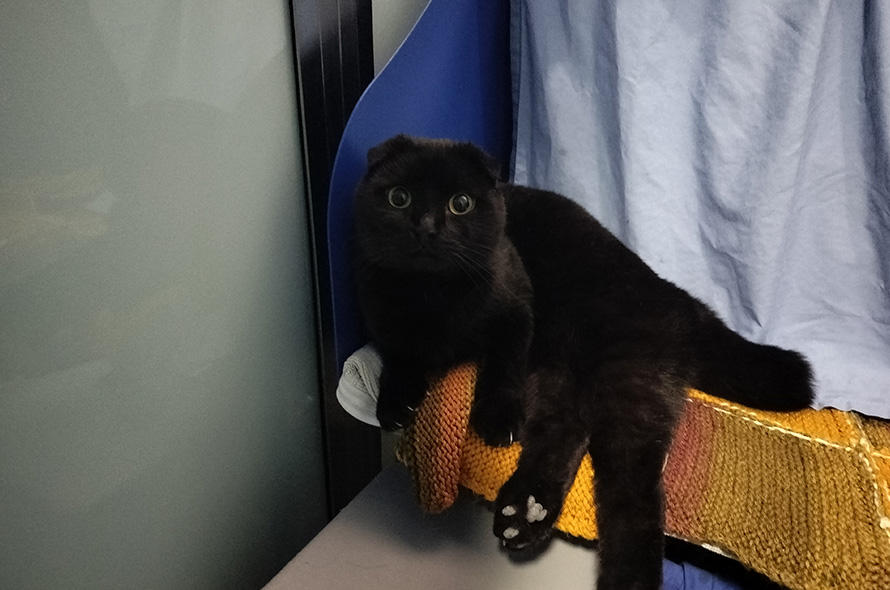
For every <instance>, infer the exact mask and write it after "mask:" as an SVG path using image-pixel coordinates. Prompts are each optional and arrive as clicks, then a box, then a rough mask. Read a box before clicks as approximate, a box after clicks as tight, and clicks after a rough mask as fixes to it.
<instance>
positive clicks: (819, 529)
mask: <svg viewBox="0 0 890 590" xmlns="http://www.w3.org/2000/svg"><path fill="white" fill-rule="evenodd" d="M475 377H476V372H475V368H474V367H473V366H470V365H466V366H462V367H458V368H456V369H454V370H453V371H452V372H451V373H449V374H448V375H447V376H446V377H445V378H444V379H442V380H441V381H439V382H438V383H435V384H433V386H432V387H431V389H430V392H429V395H428V397H427V400H426V401H425V402H424V403H423V405H422V406H421V407H420V408H419V409H418V413H417V417H416V421H415V424H414V426H413V427H411V428H409V429H408V430H406V432H405V434H404V436H403V437H402V440H401V442H400V445H399V458H400V459H401V460H402V461H403V462H405V463H406V464H408V465H409V466H411V467H412V469H413V471H414V479H415V483H416V489H417V492H418V495H419V500H420V503H421V505H422V506H423V507H424V508H425V509H426V510H428V511H430V512H438V511H441V510H444V509H446V508H448V506H450V505H451V503H452V502H453V501H454V499H455V498H456V497H457V494H458V489H459V487H465V488H467V489H469V490H471V491H472V492H473V493H475V494H477V495H479V496H481V497H483V498H485V499H486V500H489V501H493V500H494V499H495V497H496V496H497V492H498V490H499V489H500V487H501V486H502V485H503V484H504V483H505V482H506V481H507V479H508V478H509V477H510V475H511V474H512V472H513V470H514V469H515V466H516V461H517V459H518V457H519V452H520V446H519V445H518V444H514V445H513V446H511V447H509V448H492V447H489V446H486V445H485V444H484V443H483V442H482V440H481V439H480V438H479V437H478V436H477V435H476V434H475V433H474V432H473V431H472V429H469V428H468V419H469V415H470V406H471V404H472V395H473V388H474V385H475ZM664 480H665V490H666V494H667V511H666V529H667V533H668V534H669V535H671V536H674V537H678V538H681V539H684V540H687V541H690V542H693V543H696V544H700V545H709V546H712V547H716V548H717V549H719V550H721V551H722V552H724V553H726V554H729V555H731V556H733V557H735V558H736V559H737V560H738V561H740V562H741V563H743V564H745V565H747V566H748V567H750V568H752V569H754V570H757V571H759V572H761V573H763V574H765V575H767V576H768V577H770V578H772V579H773V580H775V581H777V582H779V583H781V584H784V585H785V586H787V587H789V588H791V589H792V590H827V589H832V590H835V589H837V590H840V589H849V590H888V589H890V422H887V421H882V420H877V419H871V418H867V417H865V416H862V415H859V414H856V413H853V412H841V411H838V410H833V409H824V410H818V411H816V410H804V411H801V412H794V413H788V414H782V413H774V412H764V411H759V410H752V409H750V408H746V407H743V406H739V405H735V404H732V403H729V402H727V401H725V400H722V399H719V398H715V397H711V396H708V395H706V394H704V393H701V392H699V391H690V393H689V398H688V400H687V407H686V411H685V412H684V416H683V419H682V421H681V424H680V426H679V429H678V432H677V436H676V439H675V441H674V443H673V446H672V448H671V452H670V456H669V458H668V462H667V466H666V469H665V473H664ZM556 528H558V529H559V530H561V531H563V532H564V533H567V534H568V535H571V536H575V537H581V538H584V539H595V538H596V515H595V513H594V503H593V469H592V466H591V462H590V457H589V456H587V457H585V458H584V460H583V461H582V463H581V467H580V468H579V470H578V474H577V477H576V480H575V483H574V485H573V486H572V488H571V490H570V491H569V494H568V497H567V498H566V503H565V507H564V508H563V511H562V513H561V515H560V517H559V519H558V520H557V522H556Z"/></svg>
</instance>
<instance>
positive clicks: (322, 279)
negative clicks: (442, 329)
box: [291, 0, 380, 517]
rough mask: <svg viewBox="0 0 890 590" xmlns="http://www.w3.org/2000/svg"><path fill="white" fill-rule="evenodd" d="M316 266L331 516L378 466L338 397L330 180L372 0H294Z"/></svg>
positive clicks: (364, 65)
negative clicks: (329, 201)
mask: <svg viewBox="0 0 890 590" xmlns="http://www.w3.org/2000/svg"><path fill="white" fill-rule="evenodd" d="M291 9H292V14H293V30H294V50H295V53H296V55H295V63H296V69H297V84H298V96H299V100H300V118H301V122H302V125H301V130H302V134H303V158H304V162H303V165H304V167H305V173H306V174H305V177H306V183H307V199H308V210H309V224H310V236H311V240H312V254H313V264H314V272H315V277H314V278H315V295H316V297H315V299H316V317H317V330H318V341H319V359H320V360H319V374H320V382H321V391H322V422H323V432H324V438H325V441H324V444H325V473H326V479H327V498H328V510H329V516H331V517H333V516H334V515H335V514H336V513H337V512H339V511H340V510H341V509H342V508H343V507H344V506H345V505H346V504H347V503H348V502H349V501H350V500H351V499H352V498H353V497H354V496H355V495H356V494H357V493H358V492H359V491H360V490H361V489H362V488H363V487H364V486H365V485H366V484H367V483H368V482H369V481H370V480H371V479H372V478H373V477H374V476H375V475H376V474H377V472H378V471H379V470H380V434H379V431H378V430H377V429H375V428H372V427H370V426H366V425H364V424H362V423H360V422H358V421H357V420H355V419H353V418H351V417H349V416H348V415H347V414H346V413H345V412H344V411H343V410H342V409H340V407H339V405H338V404H337V400H336V395H335V393H336V387H337V380H338V376H339V368H338V367H337V366H336V354H335V351H334V341H333V333H334V332H333V310H332V303H331V281H330V265H329V259H328V246H327V244H328V232H327V209H328V188H329V186H330V180H331V170H332V169H333V165H334V157H335V156H336V153H337V146H338V145H339V142H340V137H341V136H342V134H343V129H344V127H345V126H346V121H347V120H348V118H349V114H350V113H351V112H352V109H353V107H354V106H355V103H356V102H357V101H358V99H359V97H360V96H361V93H362V91H364V89H365V88H366V87H367V85H368V84H369V83H370V82H371V80H372V79H373V77H374V58H373V35H372V27H371V0H291Z"/></svg>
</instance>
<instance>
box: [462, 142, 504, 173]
mask: <svg viewBox="0 0 890 590" xmlns="http://www.w3.org/2000/svg"><path fill="white" fill-rule="evenodd" d="M460 147H461V149H463V150H464V153H466V154H467V155H469V156H470V157H471V158H472V159H473V160H475V161H476V162H478V164H479V167H480V168H481V169H482V170H483V171H485V172H486V173H487V174H488V175H489V176H490V177H491V179H492V180H494V181H495V182H497V181H499V180H500V179H501V163H500V162H499V161H498V159H497V158H495V157H494V156H491V155H489V153H488V152H486V151H485V150H483V149H482V148H480V147H479V146H477V145H476V144H474V143H470V142H464V143H461V144H460Z"/></svg>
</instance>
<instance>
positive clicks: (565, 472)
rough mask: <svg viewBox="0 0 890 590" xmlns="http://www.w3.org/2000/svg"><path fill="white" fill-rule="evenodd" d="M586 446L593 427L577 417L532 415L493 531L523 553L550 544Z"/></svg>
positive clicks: (502, 494)
mask: <svg viewBox="0 0 890 590" xmlns="http://www.w3.org/2000/svg"><path fill="white" fill-rule="evenodd" d="M587 445H588V430H587V428H586V426H585V425H584V424H582V423H581V421H580V420H578V419H577V416H574V417H569V416H564V415H563V416H558V415H555V414H552V413H549V412H548V413H543V414H534V415H532V416H531V417H530V418H529V421H528V424H527V427H526V430H525V433H524V438H523V443H522V454H521V455H520V456H519V463H518V465H517V467H516V471H515V472H514V473H513V475H512V476H511V477H510V479H509V480H508V481H507V483H505V484H504V486H503V487H502V488H501V490H500V492H499V493H498V497H497V500H496V501H495V505H494V509H495V513H494V527H493V528H494V534H495V535H496V536H497V537H499V538H500V539H501V543H502V544H503V546H504V548H506V549H507V550H509V551H512V552H516V553H518V554H520V555H522V554H523V553H532V554H533V553H536V552H537V551H539V550H540V548H541V547H542V546H545V545H546V543H547V542H548V541H549V539H550V536H551V534H552V531H553V523H554V522H556V519H557V518H558V517H559V514H560V512H561V511H562V507H563V503H564V502H565V497H566V494H567V493H568V491H569V488H570V487H571V485H572V483H573V482H574V480H575V475H576V473H577V471H578V466H579V465H580V464H581V459H582V457H583V456H584V454H585V452H586V451H587Z"/></svg>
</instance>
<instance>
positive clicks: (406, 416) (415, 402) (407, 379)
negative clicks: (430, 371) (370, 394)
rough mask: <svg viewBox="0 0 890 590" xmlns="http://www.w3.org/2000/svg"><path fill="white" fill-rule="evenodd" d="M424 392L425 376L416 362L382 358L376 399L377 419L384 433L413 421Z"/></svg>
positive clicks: (403, 358)
mask: <svg viewBox="0 0 890 590" xmlns="http://www.w3.org/2000/svg"><path fill="white" fill-rule="evenodd" d="M426 392H427V376H426V371H425V370H424V368H423V367H421V366H420V365H419V364H417V362H416V361H414V360H411V359H409V358H405V357H401V356H399V355H384V357H383V371H382V372H381V374H380V394H379V396H378V398H377V420H378V421H379V422H380V426H381V427H382V428H383V429H384V430H398V429H400V428H404V427H405V426H408V425H409V424H410V423H411V422H412V421H413V420H414V413H415V412H416V411H417V408H418V407H419V406H420V403H421V402H422V401H423V399H424V397H425V396H426Z"/></svg>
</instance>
